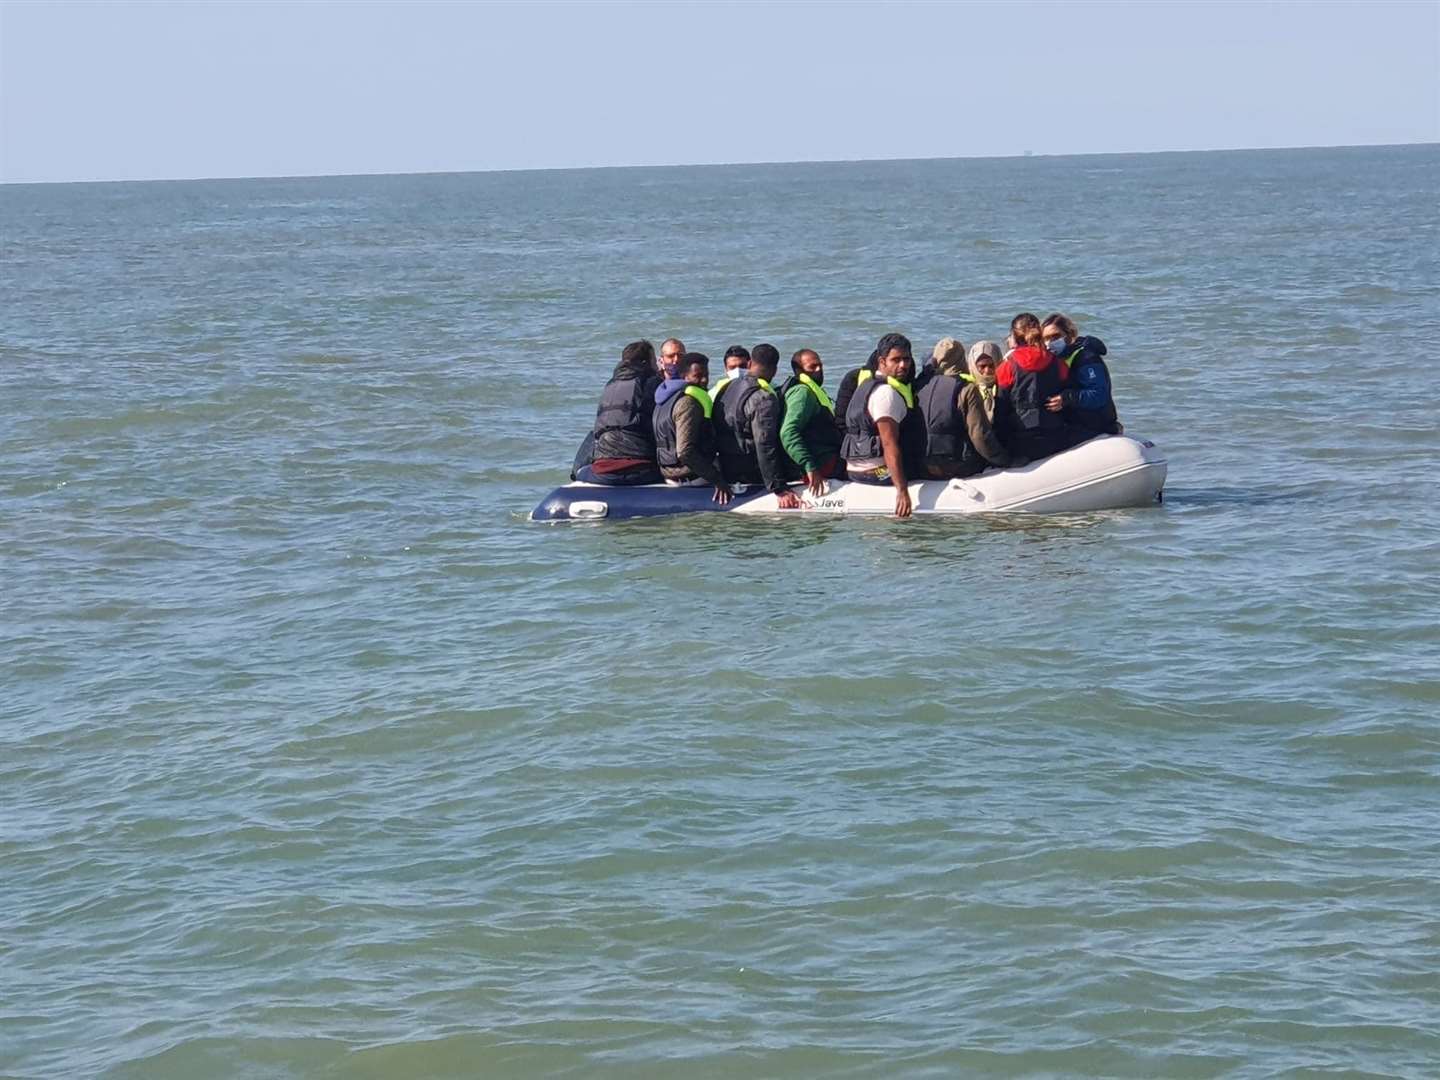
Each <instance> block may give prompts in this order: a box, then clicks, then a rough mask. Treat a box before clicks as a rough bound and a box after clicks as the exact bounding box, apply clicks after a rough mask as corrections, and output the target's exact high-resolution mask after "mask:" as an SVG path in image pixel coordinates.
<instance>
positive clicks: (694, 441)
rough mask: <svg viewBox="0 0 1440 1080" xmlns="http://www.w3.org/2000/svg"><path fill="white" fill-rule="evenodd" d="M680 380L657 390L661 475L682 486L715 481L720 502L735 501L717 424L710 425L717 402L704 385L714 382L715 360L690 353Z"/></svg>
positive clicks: (678, 367) (678, 365) (678, 366)
mask: <svg viewBox="0 0 1440 1080" xmlns="http://www.w3.org/2000/svg"><path fill="white" fill-rule="evenodd" d="M675 372H676V375H675V378H673V379H666V380H665V381H664V382H662V383H661V384H660V385H659V386H658V387H656V388H655V414H654V418H653V419H654V430H655V457H656V460H657V461H658V462H659V464H660V475H662V476H663V477H664V478H665V479H666V481H667V482H670V483H677V484H699V483H710V484H714V485H715V501H716V502H717V503H719V504H720V505H721V506H724V505H725V504H726V503H728V502H729V501H730V498H731V491H730V485H729V484H727V483H726V482H725V475H724V474H723V473H722V472H721V471H720V462H719V458H718V457H717V455H716V449H715V428H714V426H713V425H712V424H711V423H710V417H711V413H712V411H713V408H714V406H713V405H712V403H711V401H710V395H709V394H707V393H706V392H705V387H706V386H707V385H708V384H709V382H710V358H709V357H708V356H706V355H705V354H704V353H685V354H684V355H683V356H682V357H680V359H679V360H677V361H676V362H675Z"/></svg>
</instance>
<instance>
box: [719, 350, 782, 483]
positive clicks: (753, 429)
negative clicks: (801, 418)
mask: <svg viewBox="0 0 1440 1080" xmlns="http://www.w3.org/2000/svg"><path fill="white" fill-rule="evenodd" d="M779 364H780V352H779V350H778V349H776V348H775V346H774V345H769V344H763V345H756V346H755V351H754V353H753V354H749V363H748V366H747V367H745V368H739V369H737V370H739V371H740V375H739V376H738V377H735V378H731V379H726V380H724V381H723V382H721V383H720V385H719V386H717V387H716V388H715V396H714V398H713V399H712V400H713V402H714V410H713V412H712V413H711V420H712V422H713V423H714V425H715V442H716V445H717V446H718V448H719V450H720V471H721V472H722V473H723V474H724V476H725V481H726V483H728V484H737V483H739V484H764V485H765V490H766V491H768V492H770V493H771V494H772V495H774V496H775V497H776V500H777V501H778V502H779V504H780V508H781V509H782V510H796V509H799V507H800V499H799V497H798V496H797V495H796V494H795V493H794V492H793V491H791V490H790V484H789V481H788V479H787V478H786V476H785V452H784V451H783V450H782V449H781V447H780V398H779V396H778V395H777V394H776V393H775V388H774V386H772V385H771V383H772V381H773V380H774V378H775V369H776V368H777V367H778V366H779Z"/></svg>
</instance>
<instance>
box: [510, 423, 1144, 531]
mask: <svg viewBox="0 0 1440 1080" xmlns="http://www.w3.org/2000/svg"><path fill="white" fill-rule="evenodd" d="M1165 472H1166V463H1165V456H1164V455H1163V454H1162V453H1161V452H1160V450H1159V449H1158V448H1157V447H1156V446H1155V444H1154V443H1152V442H1145V441H1143V440H1141V439H1132V438H1130V437H1129V436H1126V435H1101V436H1098V437H1097V438H1094V439H1091V440H1090V441H1089V442H1085V443H1081V444H1080V445H1079V446H1077V447H1074V448H1073V449H1070V450H1066V451H1065V452H1064V453H1062V454H1056V455H1055V456H1054V457H1048V458H1044V459H1042V460H1040V461H1036V462H1033V463H1031V464H1029V465H1026V466H1024V467H1023V468H1019V469H988V470H986V471H985V472H983V473H980V474H979V475H978V476H970V477H966V478H965V479H963V480H919V481H915V482H914V483H912V484H911V485H910V500H911V503H912V504H913V505H914V512H915V513H916V514H984V513H1026V514H1057V513H1072V512H1076V511H1086V510H1116V509H1120V508H1122V507H1127V506H1145V505H1148V504H1150V503H1155V502H1159V501H1160V498H1161V492H1162V489H1163V488H1164V486H1165ZM791 490H793V491H794V492H795V493H796V494H797V495H799V496H800V503H801V506H800V509H798V510H782V509H781V508H780V506H779V504H778V503H777V502H776V499H775V496H774V495H772V494H770V493H769V492H768V491H766V490H765V489H764V488H763V487H759V486H757V485H751V486H749V487H748V488H747V487H745V486H744V485H737V486H736V487H735V498H734V499H732V500H731V501H730V502H729V503H727V504H726V505H724V506H720V505H717V504H716V503H715V502H714V500H713V499H712V497H711V496H712V495H713V492H714V489H713V488H711V487H710V485H709V484H706V485H704V486H703V487H701V486H693V487H692V486H688V485H685V486H675V485H670V484H651V485H644V486H637V487H611V486H608V485H605V484H585V483H571V484H565V485H564V486H563V487H558V488H556V489H555V490H554V491H552V492H550V494H549V495H546V496H545V498H543V499H542V500H540V505H539V506H537V507H535V509H534V510H532V511H531V512H530V520H531V521H600V520H611V521H615V520H622V519H625V518H640V517H659V516H661V515H664V514H690V513H698V512H708V513H722V514H787V515H791V516H793V515H796V514H893V513H894V512H895V489H894V488H893V487H892V486H890V485H888V484H886V485H884V486H880V485H877V484H859V483H855V482H853V481H836V480H832V481H829V482H828V484H827V490H826V492H825V494H823V495H818V496H817V495H812V494H811V493H810V492H809V491H807V490H805V488H804V487H803V486H795V487H793V488H792V489H791Z"/></svg>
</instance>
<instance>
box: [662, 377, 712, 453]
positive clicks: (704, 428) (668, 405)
mask: <svg viewBox="0 0 1440 1080" xmlns="http://www.w3.org/2000/svg"><path fill="white" fill-rule="evenodd" d="M692 390H693V391H696V393H693V394H692V393H691V391H692ZM686 397H691V398H694V399H695V401H696V403H697V404H699V405H700V407H701V408H702V409H704V410H705V420H704V422H703V423H702V424H701V425H700V453H701V454H702V455H703V456H705V457H712V456H713V455H714V453H715V428H714V426H713V425H712V424H711V423H710V408H708V407H707V405H708V403H709V401H710V395H708V394H706V393H705V391H704V389H703V388H701V387H699V386H687V387H685V389H684V390H681V391H680V392H679V393H677V394H674V395H672V396H671V397H669V398H667V399H666V400H665V402H664V404H661V405H657V406H655V416H654V428H655V460H656V461H657V462H658V463H659V465H660V467H661V468H664V469H674V468H678V467H679V466H680V465H681V461H680V453H679V447H678V446H677V445H676V435H675V407H676V406H677V405H679V404H680V401H681V399H683V398H686Z"/></svg>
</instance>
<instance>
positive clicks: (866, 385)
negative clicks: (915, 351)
mask: <svg viewBox="0 0 1440 1080" xmlns="http://www.w3.org/2000/svg"><path fill="white" fill-rule="evenodd" d="M889 383H890V380H888V379H882V378H880V377H879V376H871V377H870V378H868V379H866V380H865V381H864V382H862V383H860V385H859V386H858V387H857V388H856V390H855V393H854V395H853V396H852V397H851V398H850V404H849V406H848V407H847V408H846V409H845V438H844V440H843V441H842V442H841V443H840V456H841V457H843V458H844V459H845V460H846V461H856V460H858V459H860V458H883V457H884V456H885V450H884V447H883V446H882V445H881V443H880V431H879V429H878V428H877V427H876V426H875V421H874V420H872V419H870V397H871V395H872V394H874V393H875V391H876V390H877V389H879V388H880V387H882V386H886V385H889ZM900 399H901V400H902V401H904V400H905V395H904V394H901V395H900ZM906 406H907V408H906V412H905V417H904V419H903V420H902V421H901V422H900V436H901V452H902V456H903V457H905V458H906V462H907V463H908V461H909V456H908V455H906V454H904V450H905V446H906V440H905V434H906V428H905V423H906V421H910V422H911V427H910V430H911V431H918V432H919V433H920V435H921V436H922V437H923V436H924V433H925V429H924V427H923V426H922V425H921V424H920V423H919V422H918V421H919V418H918V412H917V410H916V409H914V408H910V407H909V402H908V401H907V402H906ZM912 416H915V417H916V419H915V420H913V421H912V420H911V417H912ZM911 441H912V442H913V441H914V440H913V439H912V440H911Z"/></svg>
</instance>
